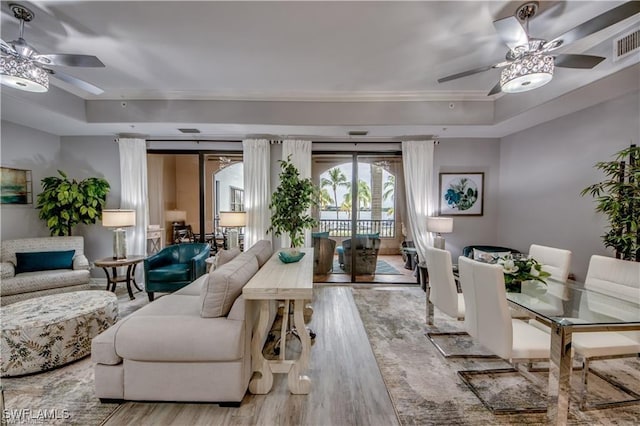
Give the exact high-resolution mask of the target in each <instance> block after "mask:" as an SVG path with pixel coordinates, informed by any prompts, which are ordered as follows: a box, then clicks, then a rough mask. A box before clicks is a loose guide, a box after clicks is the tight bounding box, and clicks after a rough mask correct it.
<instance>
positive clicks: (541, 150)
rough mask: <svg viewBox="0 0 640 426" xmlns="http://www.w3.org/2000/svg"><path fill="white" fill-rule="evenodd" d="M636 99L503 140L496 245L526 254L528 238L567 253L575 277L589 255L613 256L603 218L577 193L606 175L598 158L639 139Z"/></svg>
mask: <svg viewBox="0 0 640 426" xmlns="http://www.w3.org/2000/svg"><path fill="white" fill-rule="evenodd" d="M639 99H640V98H639V92H634V93H632V94H628V95H625V96H622V97H620V98H617V99H615V100H612V101H608V102H604V103H601V104H598V105H596V106H593V107H590V108H587V109H585V110H583V111H579V112H576V113H573V114H571V115H568V116H565V117H562V118H560V119H556V120H553V121H550V122H547V123H544V124H541V125H538V126H535V127H532V128H530V129H528V130H525V131H522V132H519V133H515V134H513V135H510V136H507V137H505V138H503V139H502V141H501V143H500V156H499V158H500V196H499V203H498V209H497V211H498V212H499V214H498V218H499V226H498V228H497V232H498V234H497V235H498V242H499V243H501V244H504V245H507V246H510V247H514V248H516V249H519V250H521V251H525V252H526V251H527V250H528V248H529V245H530V244H532V243H537V244H542V245H548V246H553V247H559V248H565V249H568V250H571V251H572V252H573V260H572V264H571V272H573V273H574V274H575V275H576V278H577V279H579V280H582V279H584V278H585V276H586V272H587V267H588V263H589V258H590V256H591V255H593V254H602V255H612V252H611V251H609V250H607V249H605V247H604V246H603V245H602V239H601V237H600V236H601V235H603V234H604V232H605V227H606V220H605V218H604V216H603V215H601V214H598V213H595V211H594V207H595V204H594V201H593V199H592V198H591V197H589V196H585V197H581V196H580V191H581V190H582V189H583V188H585V187H586V186H588V185H591V184H593V183H596V182H598V181H600V180H602V179H603V178H604V175H603V174H602V173H601V172H599V171H597V170H595V169H594V168H593V166H594V164H595V163H596V162H598V161H608V160H611V156H612V154H614V153H615V152H617V151H619V150H620V149H622V148H625V147H627V146H629V143H630V142H631V141H633V142H634V143H638V139H639V137H640V108H639Z"/></svg>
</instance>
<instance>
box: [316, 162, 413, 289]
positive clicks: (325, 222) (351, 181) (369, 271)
mask: <svg viewBox="0 0 640 426" xmlns="http://www.w3.org/2000/svg"><path fill="white" fill-rule="evenodd" d="M398 176H400V178H399V179H398ZM313 177H314V180H315V182H316V183H317V184H318V185H319V187H320V189H321V202H320V207H319V208H318V209H317V211H316V213H315V214H316V218H317V219H318V220H319V222H320V224H319V227H318V233H316V234H315V235H316V238H314V247H316V246H318V244H319V243H318V241H317V238H319V237H326V238H329V239H331V240H334V241H335V246H336V247H335V254H334V255H333V258H334V259H333V263H332V264H331V269H329V268H328V265H329V262H328V261H326V260H325V259H322V262H320V263H321V264H322V265H325V267H324V268H322V269H321V270H317V271H315V272H316V274H315V275H316V281H318V282H389V283H404V282H415V281H414V279H413V276H412V271H406V270H405V269H404V265H405V262H404V260H403V259H402V256H401V249H400V247H401V245H402V242H403V236H402V220H401V217H402V213H403V209H402V207H400V208H399V207H398V206H403V205H404V197H403V196H402V194H400V192H401V191H400V190H399V187H398V183H402V161H401V157H400V156H396V155H381V154H358V153H352V154H347V155H345V154H342V155H335V154H331V155H328V154H315V155H314V157H313ZM316 249H317V247H316ZM326 252H327V250H323V251H322V253H323V254H324V255H325V256H327V254H326Z"/></svg>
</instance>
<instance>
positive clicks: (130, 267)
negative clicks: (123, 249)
mask: <svg viewBox="0 0 640 426" xmlns="http://www.w3.org/2000/svg"><path fill="white" fill-rule="evenodd" d="M133 266H134V265H129V266H127V291H128V292H129V299H131V300H133V299H135V298H136V297H135V296H134V295H133V290H131V270H132V269H133V268H132V267H133Z"/></svg>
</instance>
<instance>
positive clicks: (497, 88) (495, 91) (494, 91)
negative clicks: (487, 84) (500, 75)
mask: <svg viewBox="0 0 640 426" xmlns="http://www.w3.org/2000/svg"><path fill="white" fill-rule="evenodd" d="M500 92H502V86H500V82H498V83H496V85H495V86H493V89H491V91H490V92H489V93H487V96H491V95H495V94H498V93H500Z"/></svg>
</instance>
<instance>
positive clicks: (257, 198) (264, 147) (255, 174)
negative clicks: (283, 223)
mask: <svg viewBox="0 0 640 426" xmlns="http://www.w3.org/2000/svg"><path fill="white" fill-rule="evenodd" d="M242 149H243V162H244V210H245V211H246V212H247V225H246V227H245V231H244V247H245V249H248V248H249V247H251V246H252V245H254V244H255V243H256V242H258V241H260V240H263V239H265V238H267V229H269V225H270V224H271V212H270V211H269V202H270V201H271V185H270V182H271V176H270V172H271V169H270V167H271V166H270V152H271V144H270V142H269V141H268V140H266V139H247V140H244V141H242Z"/></svg>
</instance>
